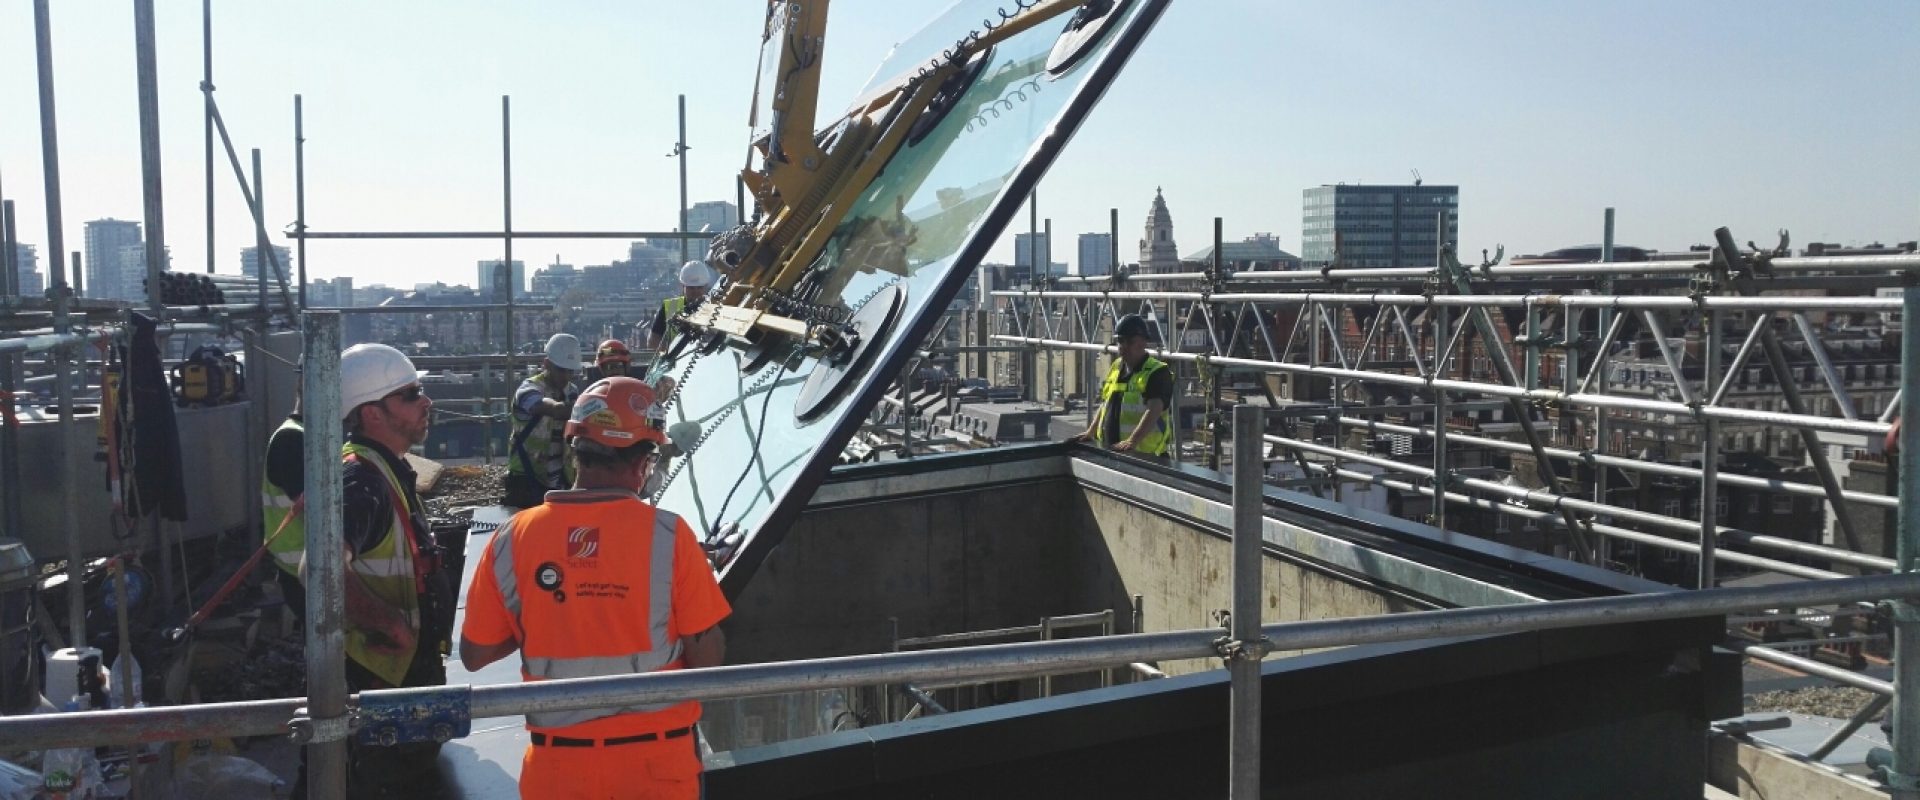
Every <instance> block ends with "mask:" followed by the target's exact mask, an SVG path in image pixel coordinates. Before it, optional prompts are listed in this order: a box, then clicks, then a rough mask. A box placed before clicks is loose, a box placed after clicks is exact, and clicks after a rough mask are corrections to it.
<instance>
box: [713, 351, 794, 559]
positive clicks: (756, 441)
mask: <svg viewBox="0 0 1920 800" xmlns="http://www.w3.org/2000/svg"><path fill="white" fill-rule="evenodd" d="M788 363H789V362H788V361H781V362H780V371H779V372H777V373H774V376H773V380H771V381H768V382H767V397H766V399H764V400H762V401H760V424H759V425H758V426H756V427H755V428H754V429H753V447H752V448H751V449H750V450H749V451H748V452H749V453H750V454H751V455H750V456H749V457H748V458H747V465H746V466H745V467H742V468H741V469H740V477H739V478H738V479H736V480H735V481H734V482H733V488H731V489H728V490H727V498H726V499H725V500H722V501H720V510H719V511H718V512H717V513H715V514H714V515H713V519H714V521H715V522H718V523H723V524H724V523H725V521H726V519H727V506H729V505H732V504H733V495H734V493H735V492H738V491H740V486H741V485H742V484H745V483H746V482H747V476H748V475H751V474H753V465H754V463H755V462H757V461H759V460H760V437H761V436H762V435H764V434H766V432H767V409H768V408H770V407H772V405H773V390H775V389H778V388H780V376H781V375H785V374H787V364H788Z"/></svg>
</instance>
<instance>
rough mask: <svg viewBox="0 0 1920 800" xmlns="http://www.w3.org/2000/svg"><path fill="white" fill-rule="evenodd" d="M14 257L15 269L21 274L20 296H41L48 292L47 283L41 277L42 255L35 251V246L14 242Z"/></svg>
mask: <svg viewBox="0 0 1920 800" xmlns="http://www.w3.org/2000/svg"><path fill="white" fill-rule="evenodd" d="M13 257H14V266H15V269H17V270H18V271H19V275H20V296H21V297H39V296H41V295H43V294H46V292H47V285H46V283H45V282H43V281H42V280H41V279H40V268H39V265H40V255H39V254H38V253H36V252H35V251H34V246H33V245H30V244H22V243H20V242H14V243H13Z"/></svg>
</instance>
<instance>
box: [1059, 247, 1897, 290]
mask: <svg viewBox="0 0 1920 800" xmlns="http://www.w3.org/2000/svg"><path fill="white" fill-rule="evenodd" d="M1703 255H1704V254H1703ZM1711 266H1712V265H1711V264H1710V263H1708V262H1707V261H1706V260H1705V259H1704V258H1703V259H1701V260H1698V261H1612V262H1596V263H1588V264H1517V265H1508V266H1492V267H1470V268H1468V269H1467V270H1466V272H1467V274H1469V275H1471V276H1473V277H1476V278H1540V277H1551V276H1607V277H1623V278H1630V277H1635V276H1641V275H1686V274H1693V273H1705V272H1707V271H1708V270H1709V269H1710V268H1711ZM1768 268H1769V271H1771V272H1912V271H1916V270H1920V255H1887V256H1802V257H1797V258H1775V259H1771V260H1770V261H1769V262H1768ZM1433 276H1434V268H1433V267H1332V268H1327V269H1297V270H1243V271H1240V272H1233V273H1229V274H1227V275H1224V276H1222V277H1221V280H1223V281H1229V282H1276V281H1310V280H1324V279H1336V280H1376V279H1382V278H1411V279H1421V278H1431V277H1433ZM1206 278H1207V274H1206V273H1204V272H1161V273H1150V272H1149V273H1136V274H1132V275H1127V276H1125V277H1124V278H1122V280H1124V281H1127V282H1134V281H1203V280H1206ZM1056 280H1057V281H1058V282H1060V283H1099V282H1102V281H1111V280H1113V276H1107V275H1090V276H1073V277H1066V278H1058V279H1056Z"/></svg>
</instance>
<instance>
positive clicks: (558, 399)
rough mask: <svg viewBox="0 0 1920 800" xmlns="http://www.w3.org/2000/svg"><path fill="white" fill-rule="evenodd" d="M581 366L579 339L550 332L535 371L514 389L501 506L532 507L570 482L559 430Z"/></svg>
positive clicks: (570, 406) (571, 476) (568, 334)
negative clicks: (543, 357)
mask: <svg viewBox="0 0 1920 800" xmlns="http://www.w3.org/2000/svg"><path fill="white" fill-rule="evenodd" d="M583 366H585V365H583V364H582V363H581V362H580V340H579V339H577V338H574V336H573V334H571V333H556V334H554V335H553V338H550V339H548V340H547V357H546V360H545V361H542V362H541V364H540V371H539V372H536V373H534V374H533V375H531V376H529V377H528V378H527V379H526V380H524V381H521V382H520V388H518V389H515V390H514V392H513V419H514V421H515V422H517V423H519V425H518V427H517V428H516V429H515V430H514V432H513V439H512V440H511V441H510V442H509V443H508V449H507V481H506V490H507V498H506V504H507V505H509V506H512V507H514V508H532V507H534V506H537V505H540V503H541V499H542V498H543V497H545V496H546V493H547V492H549V491H552V490H554V489H565V488H567V485H568V484H570V483H572V482H573V474H572V473H571V472H570V471H569V469H570V468H569V467H568V466H567V443H566V440H565V439H564V438H563V431H564V430H565V427H566V424H567V415H568V413H569V411H570V410H571V409H572V408H573V398H574V397H575V396H576V395H575V393H574V389H573V376H574V375H575V374H577V373H579V372H580V369H581V367H583Z"/></svg>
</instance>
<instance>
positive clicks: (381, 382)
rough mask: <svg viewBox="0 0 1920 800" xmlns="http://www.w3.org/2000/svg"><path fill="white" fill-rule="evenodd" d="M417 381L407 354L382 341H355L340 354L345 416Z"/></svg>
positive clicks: (341, 387) (342, 406) (342, 414)
mask: <svg viewBox="0 0 1920 800" xmlns="http://www.w3.org/2000/svg"><path fill="white" fill-rule="evenodd" d="M418 380H420V373H419V372H418V371H417V370H415V369H414V368H413V360H412V359H409V358H407V354H405V353H402V352H400V351H398V350H395V349H393V348H392V347H389V346H387V345H384V344H356V345H354V346H352V347H349V348H347V351H346V352H344V353H341V354H340V411H341V414H340V415H341V416H342V417H344V416H346V415H347V414H349V413H351V412H352V411H353V410H354V409H356V408H359V407H360V406H361V405H362V404H364V403H371V402H373V401H375V400H379V399H380V398H382V397H386V396H387V395H390V394H393V393H394V392H397V391H400V390H401V389H405V388H407V387H408V386H410V385H412V384H413V383H414V382H415V381H418Z"/></svg>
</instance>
